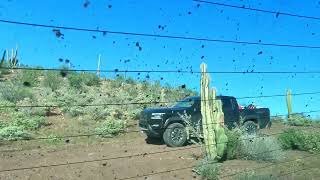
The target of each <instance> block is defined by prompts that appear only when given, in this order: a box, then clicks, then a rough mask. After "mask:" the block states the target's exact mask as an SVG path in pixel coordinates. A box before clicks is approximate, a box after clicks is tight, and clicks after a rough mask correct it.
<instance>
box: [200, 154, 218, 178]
mask: <svg viewBox="0 0 320 180" xmlns="http://www.w3.org/2000/svg"><path fill="white" fill-rule="evenodd" d="M219 170H220V164H219V163H217V162H216V161H213V160H208V159H203V160H201V161H200V163H199V164H198V165H197V166H196V167H195V171H196V172H197V173H198V174H199V175H201V177H202V178H203V179H206V180H218V179H219Z"/></svg>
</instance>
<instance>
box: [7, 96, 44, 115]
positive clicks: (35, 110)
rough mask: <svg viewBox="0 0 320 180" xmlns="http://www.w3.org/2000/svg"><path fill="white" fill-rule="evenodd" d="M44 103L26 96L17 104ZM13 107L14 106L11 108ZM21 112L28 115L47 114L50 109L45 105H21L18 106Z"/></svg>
mask: <svg viewBox="0 0 320 180" xmlns="http://www.w3.org/2000/svg"><path fill="white" fill-rule="evenodd" d="M37 104H42V103H36V104H35V103H33V101H32V100H31V99H29V98H25V99H23V100H21V101H19V102H18V103H17V104H16V105H17V106H32V105H37ZM11 109H12V108H11ZM17 109H18V111H19V112H21V113H23V114H24V115H27V116H46V115H47V112H48V109H47V108H45V107H19V108H17Z"/></svg>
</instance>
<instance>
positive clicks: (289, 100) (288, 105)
mask: <svg viewBox="0 0 320 180" xmlns="http://www.w3.org/2000/svg"><path fill="white" fill-rule="evenodd" d="M287 108H288V119H291V114H292V94H291V90H290V89H288V90H287Z"/></svg>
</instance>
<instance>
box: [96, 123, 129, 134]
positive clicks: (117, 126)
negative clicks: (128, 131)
mask: <svg viewBox="0 0 320 180" xmlns="http://www.w3.org/2000/svg"><path fill="white" fill-rule="evenodd" d="M124 128H125V122H124V121H123V120H115V119H114V120H105V121H104V122H103V123H102V124H101V125H100V126H99V127H97V128H96V129H95V131H96V133H97V134H98V135H99V136H101V137H112V136H116V135H118V134H120V133H121V132H122V131H123V130H124Z"/></svg>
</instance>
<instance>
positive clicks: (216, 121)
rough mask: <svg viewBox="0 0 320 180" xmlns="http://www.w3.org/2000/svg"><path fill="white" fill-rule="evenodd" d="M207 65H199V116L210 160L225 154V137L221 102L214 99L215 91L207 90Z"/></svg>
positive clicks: (226, 139) (208, 77)
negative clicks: (200, 116)
mask: <svg viewBox="0 0 320 180" xmlns="http://www.w3.org/2000/svg"><path fill="white" fill-rule="evenodd" d="M206 72H207V65H206V64H204V63H203V64H201V115H202V130H203V138H204V143H205V148H206V155H207V156H208V158H210V159H221V158H222V157H223V156H224V154H225V149H226V142H227V141H228V137H227V136H226V133H225V129H224V127H223V124H224V122H223V119H224V114H223V111H222V102H221V100H217V99H216V90H215V89H212V90H209V81H210V80H209V79H210V76H209V75H208V74H207V73H206Z"/></svg>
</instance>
